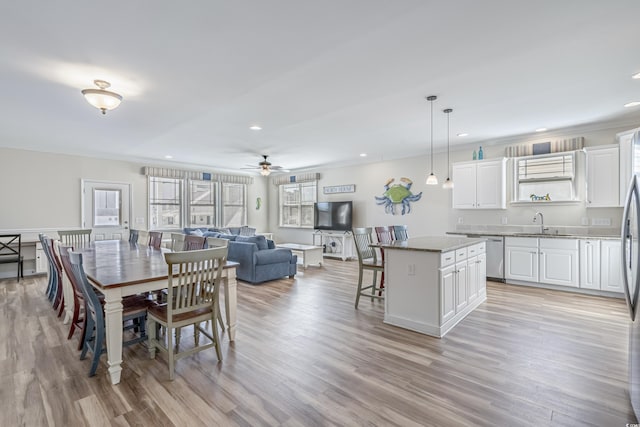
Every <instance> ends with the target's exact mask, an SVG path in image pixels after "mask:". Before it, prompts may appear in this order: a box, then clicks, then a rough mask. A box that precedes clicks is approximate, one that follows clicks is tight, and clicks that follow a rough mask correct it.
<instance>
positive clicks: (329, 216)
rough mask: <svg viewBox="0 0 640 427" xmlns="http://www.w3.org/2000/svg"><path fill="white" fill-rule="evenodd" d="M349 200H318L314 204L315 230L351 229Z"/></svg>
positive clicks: (351, 211) (351, 207)
mask: <svg viewBox="0 0 640 427" xmlns="http://www.w3.org/2000/svg"><path fill="white" fill-rule="evenodd" d="M352 213H353V204H352V203H351V202H318V203H316V204H314V228H315V229H316V230H336V231H351V215H352Z"/></svg>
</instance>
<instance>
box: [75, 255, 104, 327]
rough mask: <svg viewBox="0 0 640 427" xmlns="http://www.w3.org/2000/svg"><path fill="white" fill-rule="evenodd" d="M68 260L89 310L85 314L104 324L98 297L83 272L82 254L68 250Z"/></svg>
mask: <svg viewBox="0 0 640 427" xmlns="http://www.w3.org/2000/svg"><path fill="white" fill-rule="evenodd" d="M69 261H71V271H72V272H73V276H74V277H75V280H76V282H77V283H78V284H79V285H80V289H81V291H82V296H83V297H84V301H85V307H86V309H87V310H89V311H90V312H89V313H85V316H88V315H90V316H91V317H93V318H94V319H95V321H96V322H97V323H98V324H99V325H104V313H103V312H102V305H101V304H100V299H99V298H98V295H97V294H96V291H95V289H94V288H93V286H91V284H90V283H89V279H87V276H86V274H85V272H84V267H83V266H82V254H81V253H80V252H73V251H71V252H69ZM96 327H97V326H96ZM98 329H100V328H98Z"/></svg>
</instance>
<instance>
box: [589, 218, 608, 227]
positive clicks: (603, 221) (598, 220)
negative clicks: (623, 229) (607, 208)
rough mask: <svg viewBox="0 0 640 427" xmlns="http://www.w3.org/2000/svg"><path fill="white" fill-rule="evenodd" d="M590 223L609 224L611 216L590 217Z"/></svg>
mask: <svg viewBox="0 0 640 427" xmlns="http://www.w3.org/2000/svg"><path fill="white" fill-rule="evenodd" d="M591 225H605V226H607V225H611V218H592V219H591Z"/></svg>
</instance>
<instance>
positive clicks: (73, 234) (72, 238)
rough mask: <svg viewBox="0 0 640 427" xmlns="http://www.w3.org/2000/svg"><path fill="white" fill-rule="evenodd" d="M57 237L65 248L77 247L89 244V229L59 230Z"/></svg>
mask: <svg viewBox="0 0 640 427" xmlns="http://www.w3.org/2000/svg"><path fill="white" fill-rule="evenodd" d="M58 236H59V237H60V240H61V241H62V244H63V245H65V246H73V247H78V246H81V245H84V244H87V243H89V242H91V229H87V230H59V231H58Z"/></svg>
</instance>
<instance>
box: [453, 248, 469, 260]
mask: <svg viewBox="0 0 640 427" xmlns="http://www.w3.org/2000/svg"><path fill="white" fill-rule="evenodd" d="M465 259H467V248H460V249H456V262H458V261H464V260H465Z"/></svg>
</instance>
